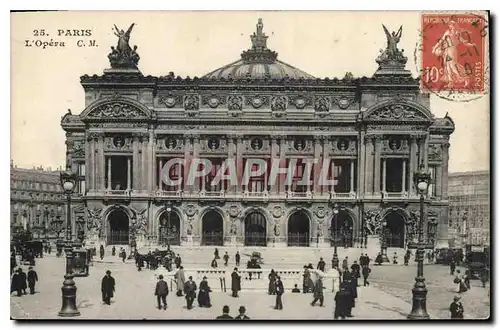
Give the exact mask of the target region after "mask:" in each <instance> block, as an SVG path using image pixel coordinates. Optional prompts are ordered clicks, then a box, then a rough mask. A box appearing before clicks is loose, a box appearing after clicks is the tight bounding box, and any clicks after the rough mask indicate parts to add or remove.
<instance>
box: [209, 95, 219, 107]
mask: <svg viewBox="0 0 500 330" xmlns="http://www.w3.org/2000/svg"><path fill="white" fill-rule="evenodd" d="M207 104H208V106H209V107H210V108H212V109H215V108H217V107H218V106H219V104H220V100H219V98H218V97H217V95H211V96H210V97H209V98H208V100H207Z"/></svg>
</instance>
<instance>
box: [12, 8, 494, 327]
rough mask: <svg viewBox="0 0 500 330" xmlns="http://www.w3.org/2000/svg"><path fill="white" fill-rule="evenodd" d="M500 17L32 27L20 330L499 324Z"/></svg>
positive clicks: (320, 14)
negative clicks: (493, 168)
mask: <svg viewBox="0 0 500 330" xmlns="http://www.w3.org/2000/svg"><path fill="white" fill-rule="evenodd" d="M489 40H490V27H489V13H488V12H478V11H460V12H459V11H437V12H427V11H421V12H419V11H405V12H397V11H385V12H382V11H378V12H369V11H366V12H363V11H357V12H341V11H338V12H334V11H308V12H305V11H304V12H301V11H289V12H288V11H276V12H270V11H269V12H267V11H264V12H259V11H238V12H217V11H206V12H200V11H196V12H189V11H177V12H174V11H163V12H161V11H156V12H154V11H150V12H148V11H140V12H139V11H137V12H133V11H129V12H113V11H109V12H103V11H94V12H91V11H87V12H72V11H65V12H12V13H11V73H12V76H11V82H12V91H11V96H12V99H11V127H12V131H11V137H12V138H11V146H12V154H11V159H12V160H11V167H10V170H11V210H10V215H11V219H10V240H11V250H10V252H11V257H10V258H11V259H10V260H11V263H10V265H11V267H10V274H11V283H10V285H11V297H10V310H11V312H10V313H11V318H12V319H15V320H24V319H29V320H42V319H52V320H66V319H73V320H75V319H76V320H123V319H127V320H133V319H136V320H194V319H196V320H216V319H247V320H250V321H251V320H332V321H333V320H346V319H348V320H386V321H393V320H425V319H447V320H452V319H472V320H487V319H488V318H490V316H491V307H490V249H491V239H490V215H491V214H490V165H489V164H490V132H489V127H490V125H489V122H490V51H489V45H490V44H489Z"/></svg>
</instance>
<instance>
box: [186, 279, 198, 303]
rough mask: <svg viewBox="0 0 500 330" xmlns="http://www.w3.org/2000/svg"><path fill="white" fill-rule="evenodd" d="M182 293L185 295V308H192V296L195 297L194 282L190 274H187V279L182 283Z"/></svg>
mask: <svg viewBox="0 0 500 330" xmlns="http://www.w3.org/2000/svg"><path fill="white" fill-rule="evenodd" d="M184 294H185V297H186V303H187V309H191V308H193V302H194V298H196V283H194V281H193V277H192V276H189V279H188V280H187V281H186V283H184Z"/></svg>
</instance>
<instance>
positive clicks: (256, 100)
mask: <svg viewBox="0 0 500 330" xmlns="http://www.w3.org/2000/svg"><path fill="white" fill-rule="evenodd" d="M264 103H265V98H264V97H262V96H260V95H256V96H254V97H252V98H251V99H250V104H251V105H252V106H253V107H254V108H255V109H259V108H260V107H262V106H263V105H264Z"/></svg>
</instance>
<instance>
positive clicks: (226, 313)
mask: <svg viewBox="0 0 500 330" xmlns="http://www.w3.org/2000/svg"><path fill="white" fill-rule="evenodd" d="M215 319H216V320H232V319H233V317H232V316H231V315H229V306H228V305H224V307H222V315H219V316H217V317H216V318H215Z"/></svg>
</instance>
